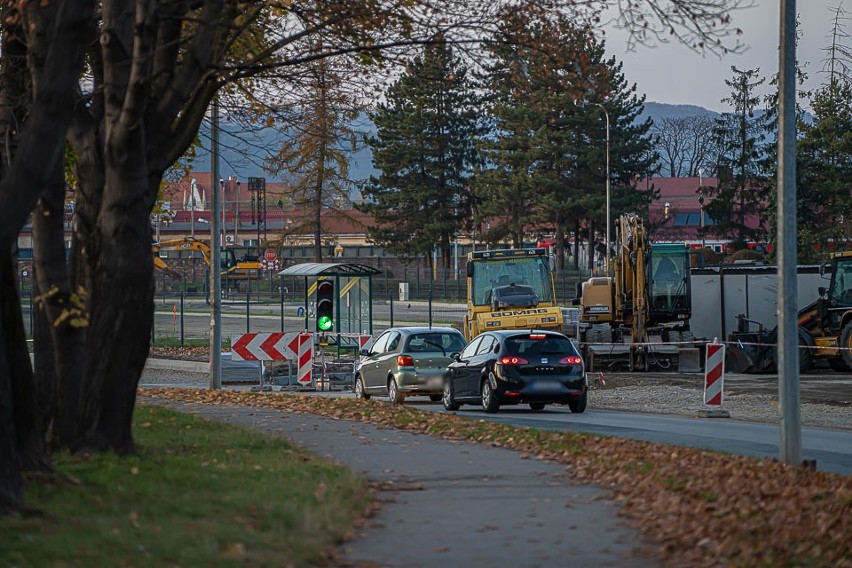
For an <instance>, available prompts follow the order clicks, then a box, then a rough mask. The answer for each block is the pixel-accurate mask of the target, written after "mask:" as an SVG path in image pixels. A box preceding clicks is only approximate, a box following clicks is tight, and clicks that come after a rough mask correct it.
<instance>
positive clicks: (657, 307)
mask: <svg viewBox="0 0 852 568" xmlns="http://www.w3.org/2000/svg"><path fill="white" fill-rule="evenodd" d="M646 266H647V269H648V271H649V272H650V274H649V278H648V281H649V282H650V287H649V298H648V300H649V302H648V304H649V306H648V307H649V310H650V314H649V315H650V321H649V325H654V324H656V323H662V322H672V321H678V320H683V321H688V320H689V318H690V315H691V312H692V301H691V292H692V289H691V286H690V277H689V269H690V268H689V249H688V248H686V246H685V245H683V244H654V245H652V246H651V258H650V262H647V263H646Z"/></svg>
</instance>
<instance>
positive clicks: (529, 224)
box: [476, 4, 656, 267]
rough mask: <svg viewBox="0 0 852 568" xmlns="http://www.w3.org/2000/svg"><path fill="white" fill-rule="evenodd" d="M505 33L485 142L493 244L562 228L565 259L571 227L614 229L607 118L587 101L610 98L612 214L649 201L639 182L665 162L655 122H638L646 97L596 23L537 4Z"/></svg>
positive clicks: (482, 204)
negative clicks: (608, 49)
mask: <svg viewBox="0 0 852 568" xmlns="http://www.w3.org/2000/svg"><path fill="white" fill-rule="evenodd" d="M502 34H503V35H502V39H503V41H495V42H494V44H493V47H492V54H493V59H494V64H493V65H491V66H490V67H489V68H488V69H487V75H486V77H485V80H484V85H485V88H486V89H487V91H488V92H489V93H490V97H489V100H488V103H489V104H488V105H487V109H488V112H489V125H490V126H492V130H493V132H494V134H493V135H489V136H488V137H485V138H483V139H481V140H480V152H481V155H482V158H483V164H484V166H485V169H483V171H482V172H481V173H480V174H479V175H478V176H477V184H476V194H477V198H478V203H479V207H478V209H477V215H478V216H479V217H480V218H488V219H490V220H491V230H490V232H489V234H487V235H486V236H487V238H488V239H489V240H490V241H492V242H497V241H501V240H505V239H510V240H511V241H512V243H513V244H514V246H521V244H522V243H523V241H524V240H525V233H527V232H529V231H530V230H536V229H538V230H552V231H553V232H554V233H555V236H556V245H557V263H558V266H560V267H561V266H562V259H563V254H562V252H563V250H562V247H563V243H564V236H565V235H566V234H568V233H569V232H571V231H572V230H573V231H574V232H575V239H579V238H580V235H579V234H578V233H579V232H580V230H579V227H580V226H581V225H585V227H586V228H589V227H595V226H596V227H604V228H605V227H606V223H605V214H606V122H605V120H604V119H605V117H604V115H603V114H602V113H601V112H599V111H597V110H596V109H597V107H596V106H593V105H587V106H586V107H581V106H580V105H581V104H582V102H583V101H584V100H585V99H586V98H587V96H588V93H589V92H592V91H594V92H595V93H596V97H597V98H600V99H601V100H604V101H606V109H607V113H608V115H609V119H610V120H611V125H610V138H611V144H610V160H611V165H610V178H611V185H612V188H611V195H612V199H611V201H612V215H616V214H617V211H619V210H620V209H619V208H622V209H621V210H623V208H629V209H634V208H636V207H637V206H638V205H639V202H644V203H645V204H647V200H646V196H643V194H642V193H641V192H637V191H636V190H635V189H634V188H633V187H632V183H633V180H634V179H635V178H636V175H637V174H645V173H647V172H648V171H650V170H651V169H652V168H653V163H654V161H655V160H656V156H655V154H654V152H653V149H652V145H651V142H650V139H649V138H648V137H647V132H648V129H649V128H650V123H649V122H645V123H641V124H637V123H636V117H637V116H638V115H639V113H641V110H642V100H641V99H639V98H638V97H636V95H635V87H632V88H631V87H629V86H628V85H627V83H626V80H625V78H624V75H623V73H622V72H621V66H620V65H619V64H617V63H616V61H615V59H610V60H607V61H604V51H605V50H604V45H603V43H601V42H597V41H595V39H594V37H593V36H592V34H591V33H590V32H589V30H587V29H585V28H576V27H575V26H574V25H573V23H572V22H570V21H569V20H567V19H566V18H564V17H558V16H553V15H552V14H549V13H547V12H546V11H544V10H542V9H540V6H538V5H536V4H531V5H530V6H527V7H526V8H525V9H523V10H520V9H519V10H515V11H511V12H508V13H507V16H506V18H505V23H504V26H503V28H502ZM578 103H580V104H578ZM602 232H605V230H604V231H602ZM575 262H576V255H575Z"/></svg>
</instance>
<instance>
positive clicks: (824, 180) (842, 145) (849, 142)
mask: <svg viewBox="0 0 852 568" xmlns="http://www.w3.org/2000/svg"><path fill="white" fill-rule="evenodd" d="M811 108H812V109H813V115H814V121H813V123H812V124H809V125H802V136H801V138H800V140H799V143H798V163H797V176H796V177H797V197H798V242H799V251H798V252H799V258H800V261H801V260H808V261H814V260H817V259H819V258H822V259H825V254H826V253H827V252H828V251H829V250H830V247H829V246H828V243H829V242H831V241H834V242H839V241H840V240H844V239H847V238H849V237H850V236H852V234H850V226H849V220H850V215H852V86H851V85H850V84H849V83H848V82H845V81H836V80H833V81H831V82H830V83H829V84H828V85H826V86H825V87H823V88H822V89H819V90H817V92H816V93H814V96H813V97H812V98H811ZM814 245H817V246H814Z"/></svg>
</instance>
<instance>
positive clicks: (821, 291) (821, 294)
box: [817, 286, 828, 296]
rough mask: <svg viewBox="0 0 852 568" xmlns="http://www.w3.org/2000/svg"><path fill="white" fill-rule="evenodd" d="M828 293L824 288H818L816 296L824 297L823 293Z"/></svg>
mask: <svg viewBox="0 0 852 568" xmlns="http://www.w3.org/2000/svg"><path fill="white" fill-rule="evenodd" d="M826 292H828V289H827V288H826V287H825V286H820V287H819V288H817V294H819V295H820V296H825V293H826Z"/></svg>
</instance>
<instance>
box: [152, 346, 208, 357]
mask: <svg viewBox="0 0 852 568" xmlns="http://www.w3.org/2000/svg"><path fill="white" fill-rule="evenodd" d="M209 354H210V348H209V347H208V346H207V345H195V346H186V347H171V346H167V345H152V346H151V349H150V351H149V356H150V357H157V358H160V359H185V360H187V361H207V359H208V358H209V357H208V356H209Z"/></svg>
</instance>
